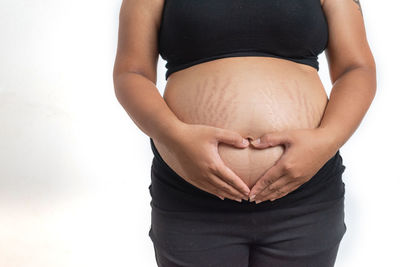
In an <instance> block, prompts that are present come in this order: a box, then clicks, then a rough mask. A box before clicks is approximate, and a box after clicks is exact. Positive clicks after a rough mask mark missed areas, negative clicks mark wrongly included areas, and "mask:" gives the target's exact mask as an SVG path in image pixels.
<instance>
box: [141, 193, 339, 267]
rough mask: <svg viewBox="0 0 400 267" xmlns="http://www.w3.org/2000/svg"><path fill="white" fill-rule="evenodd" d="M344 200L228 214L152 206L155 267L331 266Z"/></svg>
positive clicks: (333, 262)
mask: <svg viewBox="0 0 400 267" xmlns="http://www.w3.org/2000/svg"><path fill="white" fill-rule="evenodd" d="M344 200H345V198H344V196H343V197H342V198H340V199H337V200H333V201H329V202H323V203H319V204H310V205H300V206H294V207H291V208H285V209H275V210H267V211H263V212H241V213H228V214H227V213H210V212H169V211H163V210H160V209H158V208H157V207H153V208H152V211H151V227H150V230H149V232H148V235H149V237H150V238H151V240H152V242H153V245H154V252H155V256H156V262H157V266H159V267H204V266H209V267H249V266H251V267H265V266H268V267H282V266H284V267H333V266H334V264H335V261H336V257H337V252H338V248H339V245H340V243H341V240H342V238H343V236H344V235H345V233H346V230H347V226H346V223H345V213H344Z"/></svg>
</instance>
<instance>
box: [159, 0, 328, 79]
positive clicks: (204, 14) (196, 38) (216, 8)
mask: <svg viewBox="0 0 400 267" xmlns="http://www.w3.org/2000/svg"><path fill="white" fill-rule="evenodd" d="M327 44H328V24H327V21H326V17H325V14H324V13H323V10H322V7H321V4H320V0H302V1H298V0H285V1H282V0H212V1H207V0H165V2H164V8H163V13H162V18H161V25H160V28H159V32H158V50H159V53H160V55H161V57H162V58H163V59H164V60H166V61H167V63H166V65H165V67H166V68H167V72H166V74H165V79H168V77H169V75H171V74H172V73H173V72H176V71H178V70H181V69H184V68H187V67H190V66H193V65H195V64H199V63H202V62H206V61H210V60H214V59H218V58H223V57H234V56H267V57H277V58H283V59H287V60H291V61H294V62H297V63H302V64H307V65H310V66H312V67H314V68H316V69H317V70H319V64H318V55H319V54H320V53H322V52H323V51H324V50H325V48H326V47H327Z"/></svg>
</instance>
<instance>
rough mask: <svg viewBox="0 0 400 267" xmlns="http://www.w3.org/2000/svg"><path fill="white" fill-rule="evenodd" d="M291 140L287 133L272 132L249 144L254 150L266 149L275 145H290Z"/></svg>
mask: <svg viewBox="0 0 400 267" xmlns="http://www.w3.org/2000/svg"><path fill="white" fill-rule="evenodd" d="M291 141H292V140H291V138H290V135H289V133H288V132H287V131H282V132H272V133H267V134H264V135H263V136H261V137H260V138H258V139H256V140H254V141H252V142H251V144H252V145H253V146H254V147H256V148H266V147H271V146H277V145H281V144H282V145H285V146H286V144H288V143H290V142H291Z"/></svg>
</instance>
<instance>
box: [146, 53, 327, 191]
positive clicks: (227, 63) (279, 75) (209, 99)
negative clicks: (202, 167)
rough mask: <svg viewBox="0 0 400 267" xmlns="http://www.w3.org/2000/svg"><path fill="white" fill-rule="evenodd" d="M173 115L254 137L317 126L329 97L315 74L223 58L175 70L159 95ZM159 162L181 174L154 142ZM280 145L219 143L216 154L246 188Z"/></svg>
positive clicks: (294, 66) (279, 62)
mask: <svg viewBox="0 0 400 267" xmlns="http://www.w3.org/2000/svg"><path fill="white" fill-rule="evenodd" d="M163 97H164V99H165V101H166V103H167V104H168V106H169V107H170V109H171V110H172V111H173V112H174V113H175V115H176V116H177V117H178V118H179V119H180V120H181V121H183V122H185V123H188V124H204V125H210V126H214V127H219V128H224V129H229V130H232V131H236V132H238V133H239V134H240V135H242V136H243V137H244V138H248V139H256V138H258V137H260V136H262V135H263V134H265V133H268V132H273V131H281V130H286V129H300V128H316V127H318V126H319V123H320V121H321V118H322V116H323V113H324V111H325V107H326V104H327V102H328V98H327V95H326V92H325V90H324V88H323V85H322V83H321V80H320V79H319V76H318V73H317V71H316V70H315V69H314V68H312V67H310V66H307V65H304V64H299V63H295V62H292V61H288V60H284V59H278V58H268V57H230V58H222V59H217V60H213V61H209V62H205V63H202V64H198V65H195V66H192V67H190V68H187V69H184V70H181V71H178V72H175V73H174V74H172V75H171V76H170V77H169V79H168V82H167V85H166V87H165V91H164V95H163ZM154 143H155V145H156V147H157V150H158V151H159V152H160V155H161V156H162V158H163V159H164V161H165V162H166V163H167V164H168V165H169V166H170V167H171V168H172V169H174V171H175V172H176V173H177V174H179V175H180V176H182V177H183V176H184V174H183V171H182V168H181V166H179V163H178V162H177V160H176V159H175V158H174V156H173V154H172V153H169V152H168V149H167V148H166V147H165V145H164V144H162V143H160V142H158V141H157V140H154ZM283 151H284V150H283V146H275V147H270V148H266V149H256V148H253V147H252V146H251V145H250V146H249V147H248V148H245V149H240V148H235V147H232V146H230V145H227V144H224V143H220V145H219V154H220V156H221V158H222V160H223V161H224V163H225V164H226V165H227V166H228V167H229V168H231V169H232V170H233V171H234V172H235V173H236V174H237V175H238V176H239V177H240V178H241V179H242V180H243V181H244V182H245V183H246V184H247V185H248V186H249V188H251V187H252V186H253V185H254V184H255V183H256V182H257V180H258V179H260V178H261V177H262V175H263V174H264V173H265V172H266V171H267V170H268V169H269V168H271V167H272V166H273V165H274V164H275V162H276V161H277V160H278V159H279V157H280V156H281V155H282V153H283Z"/></svg>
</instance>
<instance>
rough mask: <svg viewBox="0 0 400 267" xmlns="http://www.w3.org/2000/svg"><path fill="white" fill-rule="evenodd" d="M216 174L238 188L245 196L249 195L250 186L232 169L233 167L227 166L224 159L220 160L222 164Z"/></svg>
mask: <svg viewBox="0 0 400 267" xmlns="http://www.w3.org/2000/svg"><path fill="white" fill-rule="evenodd" d="M214 174H215V175H216V176H217V177H219V178H220V179H222V180H224V181H225V182H226V183H228V184H229V185H231V186H233V187H234V188H236V189H237V190H238V191H239V192H240V193H242V194H243V195H244V196H246V197H248V196H249V193H250V188H249V187H248V186H247V185H246V184H245V183H244V182H243V180H242V179H240V177H239V176H237V175H236V173H234V172H233V171H232V170H231V168H229V167H227V166H226V165H225V163H223V161H222V160H221V161H220V165H218V167H217V170H216V172H215V173H214Z"/></svg>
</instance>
